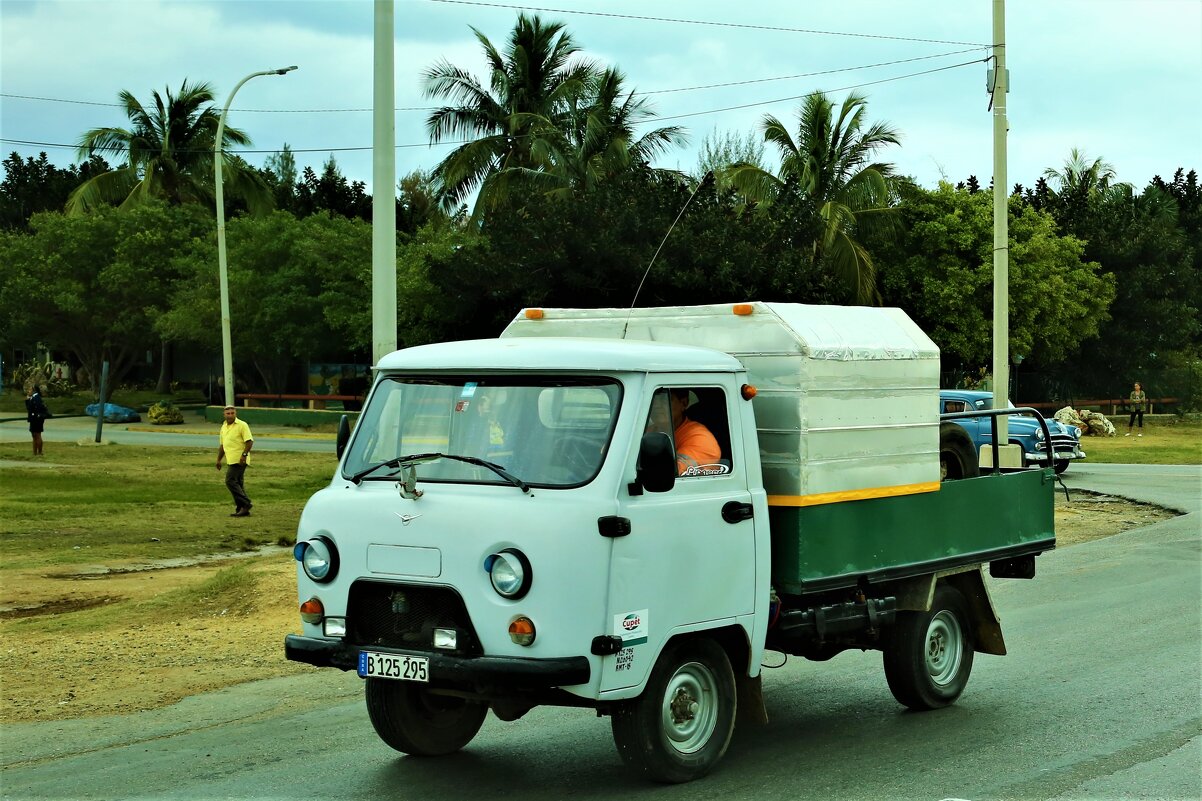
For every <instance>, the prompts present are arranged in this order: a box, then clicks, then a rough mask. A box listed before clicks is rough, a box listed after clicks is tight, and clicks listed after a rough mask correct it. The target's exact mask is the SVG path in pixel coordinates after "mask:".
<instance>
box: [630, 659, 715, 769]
mask: <svg viewBox="0 0 1202 801" xmlns="http://www.w3.org/2000/svg"><path fill="white" fill-rule="evenodd" d="M735 703H736V701H735V674H734V670H733V669H732V668H731V666H730V660H729V659H727V657H726V652H725V651H723V650H722V648H721V646H719V645H718V644H717V643H716V642H714V641H713V640H709V639H698V640H685V641H683V642H679V643H677V644H675V645H670V646H668V648H667V649H666V650H665V651H664V653H663V655H662V656H660V658H659V661H658V662H656V664H655V668H654V669H653V670H652V671H651V677H650V678H649V679H648V680H647V687H646V689H644V690H643V694H642V695H640V696H639V697H638V698H633V699H631V700H629V701H624V702H622V704H621V705H620V706H619V707H618V708H617V709H616V710H614V713H613V721H612V723H613V735H614V744H615V745H617V747H618V753H619V754H620V755H621V757H622V761H623V762H625V763H626V764H627V765H628V766H630V767H631V768H633V769H635V770H636V771H639V772H640V773H642V774H644V775H646V776H647V777H649V778H651V779H653V780H655V781H659V782H667V783H673V784H678V783H681V782H687V781H692V780H693V779H696V778H700V777H701V776H704V775H705V774H706V773H708V772H709V771H710V769H711V768H713V766H714V765H716V764H717V763H718V760H720V759H721V758H722V755H723V754H725V753H726V747H727V746H728V745H730V738H731V735H732V734H733V733H734V728H735Z"/></svg>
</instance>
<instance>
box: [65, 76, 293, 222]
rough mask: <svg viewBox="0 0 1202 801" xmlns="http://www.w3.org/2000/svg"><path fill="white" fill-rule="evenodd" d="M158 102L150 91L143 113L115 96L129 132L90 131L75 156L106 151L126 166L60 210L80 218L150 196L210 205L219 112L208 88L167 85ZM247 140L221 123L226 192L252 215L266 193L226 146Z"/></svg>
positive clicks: (93, 182) (91, 182) (84, 187)
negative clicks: (83, 214)
mask: <svg viewBox="0 0 1202 801" xmlns="http://www.w3.org/2000/svg"><path fill="white" fill-rule="evenodd" d="M164 92H165V95H166V96H165V97H164V96H162V95H160V94H159V93H158V92H157V91H156V92H152V93H151V96H152V97H153V101H154V102H153V103H152V105H151V107H150V108H149V109H147V108H146V107H145V106H143V105H142V103H141V102H139V101H138V99H137V98H136V97H134V96H133V95H132V94H131V93H130V92H128V91H122V92H121V93H120V95H119V98H120V100H121V104H122V106H124V108H125V115H126V116H127V117H128V118H129V122H130V127H128V128H94V129H92V130H90V131H88V132H87V133H85V134H84V135H83V136H82V137H81V139H80V142H79V154H80V157H81V158H87V159H90V158H91V157H92V156H94V155H96V154H97V153H111V154H113V155H115V156H117V157H119V158H123V159H124V160H125V164H124V165H123V166H121V167H118V168H117V169H114V170H111V171H109V172H103V173H99V174H97V175H94V176H92V177H90V178H88V179H87V180H86V181H84V183H82V184H81V185H80V186H79V187H78V188H77V189H76V190H75V191H74V192H72V193H71V196H70V198H69V199H68V201H67V212H68V213H70V214H80V213H83V212H86V211H90V210H93V209H97V208H100V207H102V206H106V205H120V206H122V207H129V206H132V205H135V204H137V203H141V202H144V201H146V200H148V199H151V198H157V199H161V200H166V201H167V202H168V203H170V204H172V205H178V204H181V203H200V204H203V205H210V206H211V205H212V203H213V198H214V176H213V172H214V170H213V144H214V139H215V138H216V136H217V124H218V120H219V118H220V112H219V111H217V110H216V109H215V108H214V106H213V90H212V88H211V87H210V86H209V85H208V84H207V83H200V84H190V83H188V81H187V80H185V81H184V82H183V83H182V84H181V85H180V88H179V93H178V94H174V93H172V91H171V89H170V88H169V87H168V88H167V89H165V90H164ZM248 144H250V137H249V136H247V135H246V134H245V133H243V132H242V131H240V130H238V129H237V128H231V127H229V126H228V125H227V126H226V127H225V129H224V130H223V133H222V148H223V150H222V155H223V158H224V159H225V161H224V162H223V164H222V171H223V174H224V177H223V180H224V185H225V193H226V194H227V195H228V196H230V197H231V198H237V199H240V200H242V201H243V202H245V203H246V205H247V207H248V208H250V210H251V211H252V212H262V211H265V210H267V209H269V208H270V207H271V193H270V191H269V189H268V187H267V185H266V184H265V183H264V182H263V179H262V176H260V175H259V173H258V172H257V171H256V170H254V169H252V168H251V167H249V165H247V164H246V162H245V161H243V160H242V159H241V158H239V157H238V156H234V155H231V154H230V153H229V152H228V151H227V150H226V149H225V148H228V146H229V145H248Z"/></svg>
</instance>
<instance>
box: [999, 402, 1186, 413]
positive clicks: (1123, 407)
mask: <svg viewBox="0 0 1202 801" xmlns="http://www.w3.org/2000/svg"><path fill="white" fill-rule="evenodd" d="M1179 401H1180V398H1148V408H1147V410H1146V411H1145V414H1152V413H1153V411H1154V409H1155V404H1157V403H1159V404H1161V405H1162V406H1163V405H1165V404H1172V403H1177V402H1179ZM1014 405H1015V406H1029V407H1031V408H1032V409H1051V410H1052V411H1053V412H1055V411H1059V410H1060V409H1063V408H1064V407H1065V406H1072V407H1073V408H1074V409H1093V408H1095V407H1096V408H1098V409H1099V410H1101V411H1103V412H1106V413H1107V414H1111V415H1117V414H1130V413H1131V401H1130V399H1128V398H1102V399H1100V400H1079V401H1075V402H1073V403H1046V402H1045V403H1015V404H1014ZM1107 407H1109V411H1108V412H1107V411H1106V408H1107Z"/></svg>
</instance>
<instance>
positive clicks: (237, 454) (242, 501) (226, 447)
mask: <svg viewBox="0 0 1202 801" xmlns="http://www.w3.org/2000/svg"><path fill="white" fill-rule="evenodd" d="M224 415H225V422H224V423H222V424H221V434H220V435H219V436H218V444H217V469H218V470H220V469H221V460H222V458H224V459H225V460H226V462H227V464H228V466H227V467H226V469H225V486H226V489H228V490H229V491H230V495H233V496H234V513H233V514H231V515H230V517H250V510H251V507H253V506H254V504H253V503H251V502H250V498H249V497H248V496H247V494H246V489H245V488H244V487H243V483H242V482H243V478H244V477H245V476H246V467H247V465H249V464H250V449H251V448H253V447H254V444H255V438H254V436H252V435H251V433H250V426H248V425H247V424H246V422H245V421H244V420H239V419H238V410H237V409H235V408H234V407H233V406H226V407H225V411H224Z"/></svg>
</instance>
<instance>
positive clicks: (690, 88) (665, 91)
mask: <svg viewBox="0 0 1202 801" xmlns="http://www.w3.org/2000/svg"><path fill="white" fill-rule="evenodd" d="M984 49H986V48H984V47H968V48H965V49H964V50H950V51H948V52H946V53H936V54H935V55H933V56H915V57H914V58H899V59H897V60H895V61H880V62H878V63H876V64H862V65H860V66H858V67H838V68H836V69H829V70H818V71H816V72H800V73H798V74H796V75H782V76H780V77H777V78H750V79H748V80H744V81H729V82H727V83H711V84H706V85H703V86H686V87H683V88H681V89H649V90H647V91H646V92H635V94H636V95H664V94H671V93H673V92H692V91H694V90H696V89H721V88H724V87H727V86H746V85H748V84H753V83H769V82H771V81H788V80H793V79H795V78H813V77H815V76H818V75H833V74H835V73H839V72H854V71H856V70H867V69H873V68H874V67H891V66H894V65H896V64H909V63H911V62H914V61H929V60H930V59H932V58H946V57H947V56H958V55H961V54H962V53H971V52H973V51H974V50H984ZM969 63H972V64H976V63H978V62H976V61H972V62H969ZM957 66H958V65H957Z"/></svg>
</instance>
